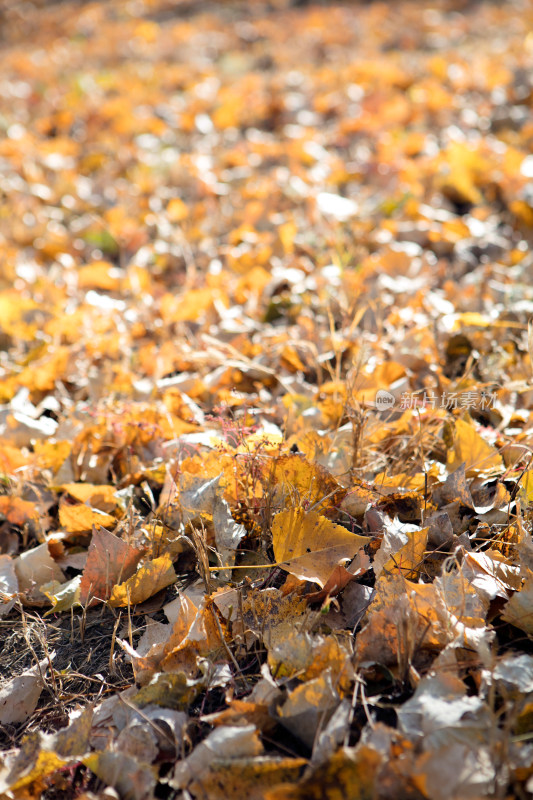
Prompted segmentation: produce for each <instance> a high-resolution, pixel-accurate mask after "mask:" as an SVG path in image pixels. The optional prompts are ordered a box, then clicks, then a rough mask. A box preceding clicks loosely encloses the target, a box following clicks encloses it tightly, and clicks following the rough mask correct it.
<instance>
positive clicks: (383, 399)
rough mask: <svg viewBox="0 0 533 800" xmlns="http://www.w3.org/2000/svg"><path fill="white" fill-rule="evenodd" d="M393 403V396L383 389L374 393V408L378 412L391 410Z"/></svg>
mask: <svg viewBox="0 0 533 800" xmlns="http://www.w3.org/2000/svg"><path fill="white" fill-rule="evenodd" d="M395 402H396V401H395V399H394V395H393V394H391V393H390V392H387V391H386V390H385V389H379V391H377V392H376V408H377V409H379V410H380V411H383V410H385V409H387V408H392V406H393V405H394V403H395Z"/></svg>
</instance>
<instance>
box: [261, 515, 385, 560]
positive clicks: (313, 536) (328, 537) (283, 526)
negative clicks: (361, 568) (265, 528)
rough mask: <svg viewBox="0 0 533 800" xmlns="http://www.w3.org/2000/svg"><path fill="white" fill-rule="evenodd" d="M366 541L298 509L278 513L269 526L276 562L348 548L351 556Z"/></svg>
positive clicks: (365, 537) (367, 539) (340, 527)
mask: <svg viewBox="0 0 533 800" xmlns="http://www.w3.org/2000/svg"><path fill="white" fill-rule="evenodd" d="M368 541H369V538H368V537H367V536H358V535H357V534H355V533H350V531H348V530H346V528H344V527H343V526H342V525H336V524H335V523H334V522H330V521H329V520H328V519H327V518H326V517H323V516H321V515H320V514H318V513H317V512H316V511H305V510H304V509H303V508H301V507H300V508H291V509H287V510H286V511H280V513H279V514H277V515H276V516H275V518H274V523H273V525H272V542H273V546H274V555H275V558H276V561H288V560H293V559H295V558H299V557H300V556H304V555H307V554H308V553H312V552H315V551H317V550H325V549H327V548H330V547H339V546H340V547H345V548H347V551H349V552H350V553H352V556H354V555H355V554H356V552H357V551H358V550H359V549H360V548H361V547H364V546H365V544H367V542H368Z"/></svg>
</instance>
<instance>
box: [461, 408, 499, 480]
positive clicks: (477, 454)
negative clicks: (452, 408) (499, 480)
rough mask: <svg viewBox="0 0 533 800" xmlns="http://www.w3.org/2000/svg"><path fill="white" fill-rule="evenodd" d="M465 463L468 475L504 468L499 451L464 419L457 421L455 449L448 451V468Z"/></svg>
mask: <svg viewBox="0 0 533 800" xmlns="http://www.w3.org/2000/svg"><path fill="white" fill-rule="evenodd" d="M461 464H464V465H465V471H466V475H467V476H472V475H475V474H476V473H478V472H489V471H490V470H493V469H503V462H502V458H501V456H500V454H499V453H498V451H497V450H496V449H495V448H494V447H493V446H492V445H490V444H489V443H488V442H486V441H485V439H483V437H482V436H480V435H479V433H478V432H477V431H476V429H475V428H474V426H473V425H471V424H469V423H468V422H466V421H465V420H463V419H457V420H456V421H455V431H454V437H453V449H452V450H450V451H449V452H448V470H449V471H450V472H452V471H453V470H455V469H457V468H458V467H460V466H461Z"/></svg>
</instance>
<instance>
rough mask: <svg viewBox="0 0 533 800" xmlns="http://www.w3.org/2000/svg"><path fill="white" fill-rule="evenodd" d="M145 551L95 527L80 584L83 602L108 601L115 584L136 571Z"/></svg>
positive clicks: (83, 603)
mask: <svg viewBox="0 0 533 800" xmlns="http://www.w3.org/2000/svg"><path fill="white" fill-rule="evenodd" d="M143 553H144V551H143V550H141V549H140V548H138V547H133V546H132V545H129V544H127V543H126V542H124V541H123V540H122V539H119V538H118V537H117V536H115V535H114V534H112V533H110V532H109V531H106V530H105V529H104V528H100V529H99V530H95V531H94V533H93V536H92V539H91V544H90V545H89V554H88V557H87V563H86V565H85V569H84V570H83V575H82V578H81V583H80V602H81V603H82V605H85V604H86V603H93V602H96V600H107V599H108V598H109V596H110V594H111V591H112V590H113V587H114V586H115V584H117V583H120V582H122V581H123V580H127V579H128V578H130V577H131V576H132V575H133V574H134V572H135V570H136V568H137V564H138V563H139V561H140V560H141V558H142V556H143Z"/></svg>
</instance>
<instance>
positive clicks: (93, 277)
mask: <svg viewBox="0 0 533 800" xmlns="http://www.w3.org/2000/svg"><path fill="white" fill-rule="evenodd" d="M122 279H123V272H122V270H121V269H119V268H118V267H114V266H113V264H110V263H109V261H93V262H92V263H91V264H87V265H86V266H84V267H80V269H79V270H78V286H79V288H80V289H101V290H102V291H104V292H118V291H119V289H120V288H121V283H122Z"/></svg>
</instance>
